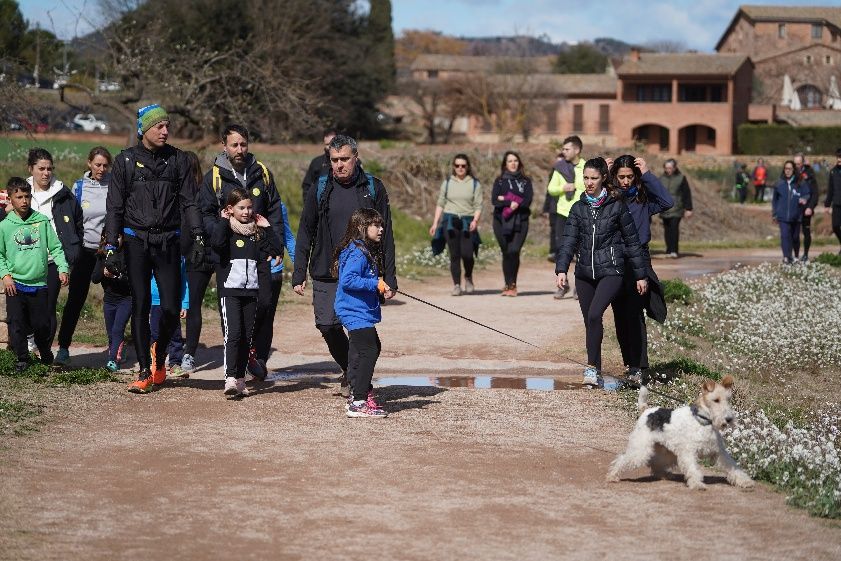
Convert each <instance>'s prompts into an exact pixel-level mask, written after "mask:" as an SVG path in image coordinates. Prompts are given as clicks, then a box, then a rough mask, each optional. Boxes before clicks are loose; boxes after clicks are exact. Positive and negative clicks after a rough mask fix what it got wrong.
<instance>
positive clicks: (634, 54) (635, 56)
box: [628, 47, 640, 62]
mask: <svg viewBox="0 0 841 561" xmlns="http://www.w3.org/2000/svg"><path fill="white" fill-rule="evenodd" d="M628 58H629V59H631V60H632V61H633V62H639V60H640V50H639V49H637V48H636V47H632V48H631V52H630V53H629V54H628Z"/></svg>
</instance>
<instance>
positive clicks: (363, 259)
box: [333, 241, 382, 331]
mask: <svg viewBox="0 0 841 561" xmlns="http://www.w3.org/2000/svg"><path fill="white" fill-rule="evenodd" d="M360 245H362V246H363V247H364V245H363V244H362V242H361V241H355V242H353V243H351V244H349V245H348V246H347V247H346V248H344V249H343V250H342V252H341V253H340V254H339V283H338V287H337V288H336V302H335V303H334V304H333V309H334V310H335V311H336V316H337V317H338V318H339V320H340V321H341V322H342V325H344V326H345V328H346V329H347V330H348V331H353V330H354V329H364V328H366V327H374V324H377V323H379V322H380V321H381V319H382V314H381V311H380V297H379V294H378V293H377V285H378V284H379V272H378V271H377V267H376V265H374V264H372V263H371V261H369V259H368V257H367V255H366V253H367V251H364V250H363V249H362V247H359V246H360Z"/></svg>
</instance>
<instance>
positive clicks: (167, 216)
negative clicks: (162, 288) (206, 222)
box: [105, 144, 202, 246]
mask: <svg viewBox="0 0 841 561" xmlns="http://www.w3.org/2000/svg"><path fill="white" fill-rule="evenodd" d="M197 192H198V186H197V185H196V178H195V175H194V174H193V172H192V170H191V169H190V164H189V162H188V161H187V158H186V156H185V155H184V153H183V152H182V151H181V150H179V149H177V148H173V147H172V146H170V145H169V144H167V145H165V146H163V148H161V149H160V150H158V151H157V152H152V151H150V150H148V149H147V148H146V147H145V146H143V144H138V145H137V146H132V147H131V148H126V149H125V150H123V151H122V152H120V153H119V154H118V155H117V157H116V158H115V159H114V169H113V175H112V179H111V183H110V184H109V185H108V198H107V200H106V203H105V206H106V209H107V216H106V217H105V235H106V241H107V243H109V244H110V245H113V246H116V245H117V236H119V235H120V234H122V233H123V229H124V228H131V229H132V230H134V232H135V233H136V235H137V237H138V238H140V239H142V240H143V241H144V242H148V243H153V244H156V245H160V244H166V243H171V242H172V240H173V239H174V238H175V237H176V232H177V231H178V230H179V229H180V228H181V227H182V221H181V218H182V215H183V216H184V217H185V220H184V226H186V227H188V228H189V229H190V232H189V233H190V234H191V237H192V236H195V235H198V234H201V233H202V224H201V217H200V216H199V211H198V207H197V206H196V202H195V201H196V195H197Z"/></svg>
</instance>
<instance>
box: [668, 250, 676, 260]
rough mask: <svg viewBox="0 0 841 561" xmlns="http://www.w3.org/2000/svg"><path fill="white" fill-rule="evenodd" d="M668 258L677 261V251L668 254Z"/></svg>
mask: <svg viewBox="0 0 841 561" xmlns="http://www.w3.org/2000/svg"><path fill="white" fill-rule="evenodd" d="M669 258H671V259H677V251H673V252H671V253H670V254H669Z"/></svg>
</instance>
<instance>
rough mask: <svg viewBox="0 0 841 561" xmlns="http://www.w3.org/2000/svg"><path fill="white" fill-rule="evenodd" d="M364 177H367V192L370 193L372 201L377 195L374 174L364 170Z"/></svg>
mask: <svg viewBox="0 0 841 561" xmlns="http://www.w3.org/2000/svg"><path fill="white" fill-rule="evenodd" d="M365 177H367V178H368V194H369V195H371V200H372V201H373V200H374V199H375V198H376V196H377V189H376V187H375V186H374V176H373V175H371V174H370V173H368V172H365Z"/></svg>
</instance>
